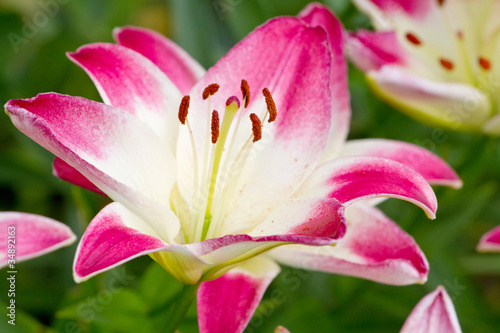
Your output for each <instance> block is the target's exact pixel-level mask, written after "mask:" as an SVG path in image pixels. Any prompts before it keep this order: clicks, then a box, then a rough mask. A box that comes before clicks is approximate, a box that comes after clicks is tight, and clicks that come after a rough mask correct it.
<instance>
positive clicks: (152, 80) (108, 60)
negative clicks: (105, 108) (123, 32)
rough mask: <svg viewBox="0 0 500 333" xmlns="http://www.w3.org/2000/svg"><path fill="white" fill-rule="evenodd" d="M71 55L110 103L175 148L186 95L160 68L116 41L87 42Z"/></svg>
mask: <svg viewBox="0 0 500 333" xmlns="http://www.w3.org/2000/svg"><path fill="white" fill-rule="evenodd" d="M68 57H69V58H70V60H72V61H73V62H74V63H76V64H77V65H79V66H80V67H82V68H83V69H84V70H85V71H86V72H87V74H88V75H89V76H90V78H91V79H92V81H93V82H94V84H95V85H96V87H97V89H98V90H99V93H100V94H101V97H102V99H103V101H104V102H105V103H106V104H109V105H112V106H114V107H116V108H119V109H123V110H126V111H128V112H130V113H132V114H135V115H137V117H139V118H140V119H141V120H143V121H144V122H145V123H146V124H148V125H149V126H150V127H151V128H152V129H153V130H154V131H155V133H156V134H157V135H158V136H159V137H161V138H162V139H163V140H165V142H166V143H167V144H168V146H169V148H170V149H171V151H172V152H174V151H175V142H176V140H177V133H178V127H179V122H178V121H177V112H178V110H179V103H180V100H181V97H182V96H181V94H180V92H179V90H178V89H177V88H176V87H175V85H174V84H173V83H172V82H171V81H170V80H169V79H168V78H167V77H166V76H165V74H164V73H162V72H161V71H160V69H159V68H158V67H156V66H155V65H154V64H153V63H151V61H150V60H148V59H147V58H145V57H143V56H142V55H140V54H139V53H137V52H135V51H133V50H131V49H128V48H126V47H123V46H121V45H116V44H105V43H96V44H89V45H85V46H82V47H80V48H79V49H78V50H76V52H74V53H68Z"/></svg>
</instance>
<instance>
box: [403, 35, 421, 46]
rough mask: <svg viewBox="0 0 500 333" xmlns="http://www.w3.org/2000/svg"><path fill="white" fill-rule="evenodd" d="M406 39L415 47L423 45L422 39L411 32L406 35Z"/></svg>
mask: <svg viewBox="0 0 500 333" xmlns="http://www.w3.org/2000/svg"><path fill="white" fill-rule="evenodd" d="M406 39H408V41H409V42H410V43H412V44H414V45H421V44H422V42H421V41H420V39H418V37H417V36H415V35H414V34H412V33H411V32H409V33H407V34H406Z"/></svg>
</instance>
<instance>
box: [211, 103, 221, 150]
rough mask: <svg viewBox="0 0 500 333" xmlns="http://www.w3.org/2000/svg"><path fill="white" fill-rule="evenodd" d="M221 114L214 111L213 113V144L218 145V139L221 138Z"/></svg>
mask: <svg viewBox="0 0 500 333" xmlns="http://www.w3.org/2000/svg"><path fill="white" fill-rule="evenodd" d="M219 128H220V127H219V112H217V110H214V111H213V112H212V143H213V144H215V143H217V139H218V138H219V133H220V131H219Z"/></svg>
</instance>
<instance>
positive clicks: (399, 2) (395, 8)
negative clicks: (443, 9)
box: [354, 0, 437, 19]
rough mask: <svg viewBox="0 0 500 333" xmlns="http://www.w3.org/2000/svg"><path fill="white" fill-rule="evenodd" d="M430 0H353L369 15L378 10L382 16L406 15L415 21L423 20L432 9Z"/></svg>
mask: <svg viewBox="0 0 500 333" xmlns="http://www.w3.org/2000/svg"><path fill="white" fill-rule="evenodd" d="M433 2H434V1H432V0H354V3H356V4H357V5H358V6H359V7H360V8H361V9H362V10H363V11H365V12H368V13H371V12H373V11H374V10H375V8H378V10H380V11H381V12H382V13H383V14H384V15H386V16H389V17H390V16H393V15H398V14H406V15H408V16H410V17H413V18H415V19H418V18H423V17H425V16H426V15H427V13H428V12H429V11H430V10H431V9H433V7H434V6H433V5H434V4H433ZM435 2H436V6H437V1H435Z"/></svg>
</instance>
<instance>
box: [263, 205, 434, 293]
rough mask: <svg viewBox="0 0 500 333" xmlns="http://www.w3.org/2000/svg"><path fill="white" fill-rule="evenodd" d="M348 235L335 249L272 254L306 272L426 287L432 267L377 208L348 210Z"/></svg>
mask: <svg viewBox="0 0 500 333" xmlns="http://www.w3.org/2000/svg"><path fill="white" fill-rule="evenodd" d="M346 213H347V222H348V228H347V232H346V234H345V236H344V238H343V239H342V241H341V242H339V243H338V244H337V245H336V246H335V247H331V246H326V247H325V246H324V247H315V248H311V247H306V246H301V247H298V246H286V247H280V248H277V249H275V250H272V251H271V252H270V255H271V257H273V258H274V259H276V260H278V261H279V262H281V263H283V264H286V265H290V266H294V267H299V268H303V269H311V270H318V271H323V272H328V273H335V274H342V275H349V276H356V277H361V278H364V279H368V280H372V281H376V282H380V283H386V284H392V285H407V284H413V283H422V282H425V281H426V279H427V274H428V272H429V264H428V262H427V259H426V258H425V256H424V254H423V253H422V251H421V250H420V248H419V247H418V245H417V244H416V243H415V240H414V239H413V238H412V237H411V236H410V235H408V234H407V233H406V232H404V231H403V230H402V229H401V228H400V227H399V226H398V225H397V224H396V223H394V222H393V221H391V220H390V219H389V218H387V217H386V216H385V215H384V214H382V212H380V211H379V210H378V209H377V208H375V207H368V206H365V205H360V204H357V205H354V206H350V207H349V208H347V209H346Z"/></svg>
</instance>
